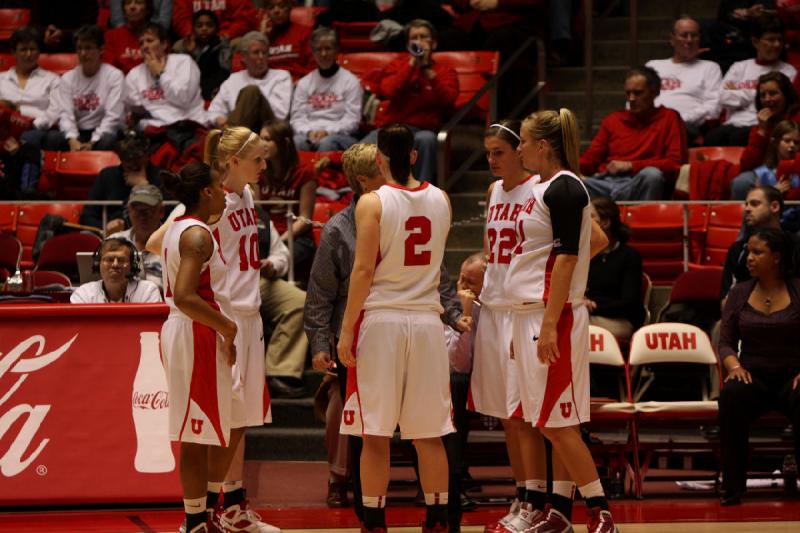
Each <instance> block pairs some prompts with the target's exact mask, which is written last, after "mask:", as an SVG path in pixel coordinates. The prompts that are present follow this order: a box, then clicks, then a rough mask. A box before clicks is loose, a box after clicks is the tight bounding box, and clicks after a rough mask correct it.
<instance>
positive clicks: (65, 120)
mask: <svg viewBox="0 0 800 533" xmlns="http://www.w3.org/2000/svg"><path fill="white" fill-rule="evenodd" d="M75 49H76V50H77V52H78V62H79V63H80V64H79V65H78V66H77V67H75V68H73V69H72V70H70V71H69V72H67V73H65V74H64V75H63V76H61V84H60V85H59V88H58V90H57V91H56V92H55V94H54V97H55V99H56V102H57V105H58V111H59V117H60V121H59V128H60V130H61V143H60V146H58V149H59V150H70V151H73V152H77V151H81V150H111V149H112V148H113V147H114V143H116V142H117V136H118V133H119V130H120V129H121V127H122V120H123V112H124V105H123V96H122V91H123V87H124V85H125V76H124V75H123V74H122V72H121V71H120V70H119V69H117V68H114V67H112V66H111V65H106V64H104V63H102V61H101V58H100V55H101V53H102V51H103V30H101V29H100V28H98V27H97V26H83V27H81V28H80V29H79V30H78V31H77V32H76V33H75Z"/></svg>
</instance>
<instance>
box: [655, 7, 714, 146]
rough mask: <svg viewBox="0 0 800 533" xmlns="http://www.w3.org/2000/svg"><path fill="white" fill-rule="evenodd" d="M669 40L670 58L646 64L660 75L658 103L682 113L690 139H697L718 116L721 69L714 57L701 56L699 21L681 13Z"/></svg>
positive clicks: (656, 103)
mask: <svg viewBox="0 0 800 533" xmlns="http://www.w3.org/2000/svg"><path fill="white" fill-rule="evenodd" d="M669 44H670V45H671V46H672V50H673V54H672V57H670V58H669V59H653V60H651V61H648V62H647V66H648V67H650V68H652V69H654V70H655V71H656V72H658V75H659V76H660V77H661V94H660V95H659V96H658V98H656V102H655V105H657V106H658V105H663V106H664V107H669V108H670V109H674V110H675V111H677V112H678V113H680V115H681V118H682V119H683V122H684V124H685V125H686V130H687V132H688V133H689V141H690V142H691V140H692V139H695V138H696V137H697V136H698V135H699V134H700V130H701V128H702V127H703V126H704V125H705V123H706V122H707V121H709V120H714V119H716V118H717V117H719V91H720V87H721V85H722V71H721V70H720V68H719V65H717V64H716V63H714V62H713V61H705V60H703V59H698V58H697V56H698V55H699V54H700V25H699V24H698V23H697V21H696V20H694V19H692V18H690V17H688V16H682V17H680V18H679V19H677V20H676V21H675V23H674V24H673V26H672V33H670V37H669Z"/></svg>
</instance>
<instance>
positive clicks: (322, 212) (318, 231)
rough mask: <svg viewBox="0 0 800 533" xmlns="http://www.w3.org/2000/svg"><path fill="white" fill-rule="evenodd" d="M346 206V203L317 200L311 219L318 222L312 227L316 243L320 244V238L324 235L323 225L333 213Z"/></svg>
mask: <svg viewBox="0 0 800 533" xmlns="http://www.w3.org/2000/svg"><path fill="white" fill-rule="evenodd" d="M345 207H347V204H346V203H339V202H317V203H315V204H314V214H313V215H312V216H311V220H312V221H314V222H315V223H316V224H314V227H313V228H312V229H311V234H312V235H313V236H314V244H316V245H317V246H319V239H320V237H321V236H322V226H324V225H325V223H326V222H328V220H330V219H331V217H332V216H333V215H335V214H336V213H338V212H339V211H341V210H342V209H344V208H345Z"/></svg>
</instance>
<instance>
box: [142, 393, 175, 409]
mask: <svg viewBox="0 0 800 533" xmlns="http://www.w3.org/2000/svg"><path fill="white" fill-rule="evenodd" d="M167 407H169V394H168V393H167V391H164V390H160V391H157V392H145V393H140V392H139V391H133V408H134V409H166V408H167Z"/></svg>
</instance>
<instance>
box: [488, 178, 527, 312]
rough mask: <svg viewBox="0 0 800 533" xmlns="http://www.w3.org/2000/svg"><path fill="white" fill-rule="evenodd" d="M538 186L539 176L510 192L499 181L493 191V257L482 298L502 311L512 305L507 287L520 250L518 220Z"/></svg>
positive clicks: (490, 219) (490, 207) (490, 238)
mask: <svg viewBox="0 0 800 533" xmlns="http://www.w3.org/2000/svg"><path fill="white" fill-rule="evenodd" d="M537 183H539V175H538V174H537V175H533V174H531V175H530V176H528V177H527V178H525V180H524V181H523V182H522V183H520V184H518V185H517V186H516V187H514V188H513V189H511V190H510V191H507V190H505V188H503V180H497V181H496V182H495V184H494V187H492V194H491V196H490V197H489V205H488V206H487V210H486V242H487V243H488V245H489V257H488V258H487V261H486V273H485V274H484V276H483V289H481V297H480V300H481V303H483V304H484V305H488V306H490V307H502V306H507V305H510V303H511V301H510V299H509V298H508V297H507V296H506V294H505V289H504V287H505V282H506V273H507V272H508V266H509V265H510V264H511V257H512V256H513V254H514V249H515V248H516V247H517V218H519V215H520V213H522V208H523V207H524V205H525V202H526V201H527V200H528V198H530V196H531V193H532V191H533V186H534V185H536V184H537Z"/></svg>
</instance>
